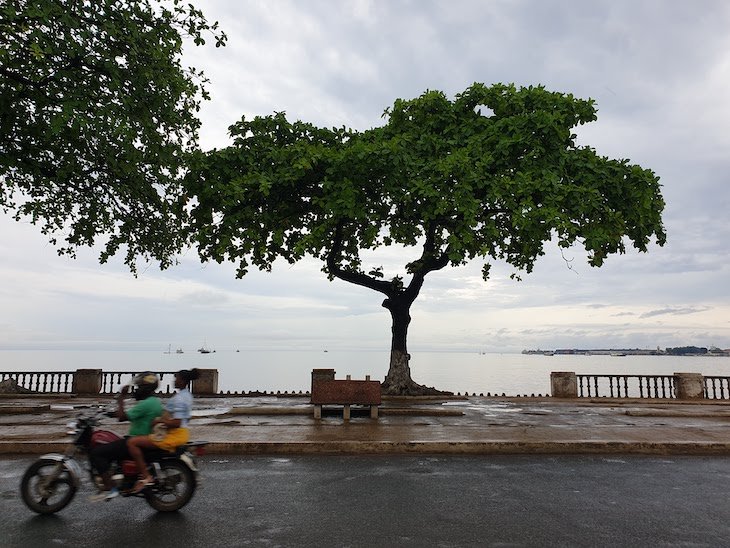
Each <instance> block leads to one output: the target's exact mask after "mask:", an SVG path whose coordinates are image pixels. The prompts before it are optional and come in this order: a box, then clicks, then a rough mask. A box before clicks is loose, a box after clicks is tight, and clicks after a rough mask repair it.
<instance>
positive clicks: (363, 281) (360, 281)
mask: <svg viewBox="0 0 730 548" xmlns="http://www.w3.org/2000/svg"><path fill="white" fill-rule="evenodd" d="M343 224H344V223H343V221H342V220H340V221H338V222H337V227H336V228H335V234H334V239H333V241H332V249H331V250H330V252H329V254H328V255H327V271H328V272H329V274H330V275H332V276H334V277H335V278H339V279H340V280H343V281H346V282H349V283H351V284H355V285H359V286H362V287H367V288H368V289H373V290H375V291H378V292H380V293H383V294H384V295H386V296H387V297H392V296H394V294H395V292H396V291H395V288H394V286H393V284H392V283H390V282H386V281H383V280H378V279H376V278H373V277H371V276H368V275H367V274H363V273H362V272H357V271H354V270H346V269H344V268H342V267H340V265H339V261H340V259H341V257H340V255H341V253H342V229H343Z"/></svg>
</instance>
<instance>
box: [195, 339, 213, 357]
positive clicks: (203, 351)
mask: <svg viewBox="0 0 730 548" xmlns="http://www.w3.org/2000/svg"><path fill="white" fill-rule="evenodd" d="M198 352H200V353H201V354H210V353H211V350H210V349H209V348H208V347H207V346H206V343H205V341H203V346H201V347H200V348H198Z"/></svg>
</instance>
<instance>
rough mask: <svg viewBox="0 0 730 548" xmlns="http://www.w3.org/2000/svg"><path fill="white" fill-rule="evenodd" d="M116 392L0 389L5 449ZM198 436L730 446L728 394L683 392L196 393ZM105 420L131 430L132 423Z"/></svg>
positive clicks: (266, 450)
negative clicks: (652, 396)
mask: <svg viewBox="0 0 730 548" xmlns="http://www.w3.org/2000/svg"><path fill="white" fill-rule="evenodd" d="M110 401H111V398H109V397H97V398H82V397H68V396H8V395H3V396H0V453H4V454H21V453H36V454H37V453H45V452H55V451H62V450H63V449H64V447H66V445H67V443H68V439H69V438H68V436H66V434H65V431H66V427H65V425H66V424H67V423H69V422H70V421H72V420H73V418H74V417H75V416H76V414H77V413H78V412H79V411H80V410H81V409H83V406H86V405H90V404H94V403H100V404H106V403H109V402H110ZM194 415H195V416H194V419H193V421H192V423H191V431H192V438H193V439H199V440H207V441H209V442H210V445H209V446H208V453H213V454H314V453H352V454H378V453H419V452H420V453H434V454H435V453H438V454H524V453H532V454H540V453H542V454H584V453H592V454H612V453H613V454H616V453H623V454H672V455H681V454H692V455H730V403H727V402H726V403H720V402H710V401H704V402H698V403H695V402H691V403H688V402H683V403H678V402H676V400H609V399H606V398H599V399H595V400H589V399H576V400H558V399H553V398H495V397H492V398H488V397H476V396H470V397H468V398H467V397H465V398H461V399H458V398H455V399H451V400H435V399H387V400H385V401H384V403H383V405H382V406H381V407H380V417H379V418H378V419H371V418H369V416H368V414H367V410H363V413H362V415H360V414H359V413H357V412H356V410H355V409H353V416H352V419H351V420H349V421H346V422H345V421H343V420H342V414H341V409H340V410H336V409H332V410H330V411H329V412H326V413H325V414H324V416H323V418H322V419H314V418H313V409H312V406H311V405H310V404H309V400H308V398H306V397H292V396H283V397H277V396H261V397H233V396H231V397H215V398H206V397H199V398H196V401H195V411H194ZM104 428H107V429H110V430H114V431H116V432H119V433H122V434H123V433H124V432H125V428H126V425H125V423H118V422H116V421H114V420H113V419H105V425H104Z"/></svg>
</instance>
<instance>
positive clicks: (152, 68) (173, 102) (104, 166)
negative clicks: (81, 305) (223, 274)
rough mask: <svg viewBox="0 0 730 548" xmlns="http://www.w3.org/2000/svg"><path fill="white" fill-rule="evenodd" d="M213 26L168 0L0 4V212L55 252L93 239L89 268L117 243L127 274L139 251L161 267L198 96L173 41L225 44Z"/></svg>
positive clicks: (201, 93) (198, 84)
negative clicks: (30, 226) (24, 224)
mask: <svg viewBox="0 0 730 548" xmlns="http://www.w3.org/2000/svg"><path fill="white" fill-rule="evenodd" d="M216 29H217V23H214V24H209V23H208V22H207V21H206V19H205V18H204V16H203V14H202V13H201V12H200V11H199V10H196V9H195V8H194V7H193V6H192V5H189V4H183V3H182V2H181V1H180V0H172V1H167V2H165V1H162V2H153V1H151V0H94V1H88V0H6V1H4V2H3V3H2V5H1V6H0V184H1V186H0V207H2V210H3V211H4V212H5V213H8V212H13V214H14V218H15V219H16V220H21V219H23V218H28V219H30V221H31V222H32V223H38V224H40V226H41V230H42V231H43V233H45V234H47V235H49V239H50V240H51V242H52V243H53V244H54V245H57V246H58V247H59V254H69V255H71V256H74V255H75V250H76V248H78V247H79V246H82V245H89V246H90V245H93V244H94V243H95V242H97V241H99V240H101V241H102V242H103V243H104V246H105V247H104V251H103V252H102V255H101V262H105V261H106V260H107V259H108V258H109V257H110V256H111V255H113V254H115V253H116V252H117V251H119V249H120V246H124V247H126V259H125V262H126V263H127V264H128V265H129V267H130V268H131V269H132V271H135V260H136V257H138V256H141V257H144V258H145V259H148V260H149V259H154V260H157V261H159V262H160V265H161V266H162V267H163V268H164V267H166V266H169V265H170V264H171V262H172V261H173V259H172V258H173V257H174V255H175V252H176V251H178V250H179V249H180V248H181V246H182V245H183V244H184V239H183V238H182V237H181V233H180V231H179V226H180V223H181V222H184V219H185V217H186V210H185V209H184V207H183V206H184V203H185V201H184V199H182V198H183V196H184V194H183V189H182V186H181V184H180V181H181V176H182V174H183V173H184V170H185V167H186V165H187V162H188V158H189V155H190V153H191V151H192V150H193V149H194V148H195V147H196V145H197V131H198V127H199V125H200V122H199V121H198V119H197V114H196V113H197V111H198V110H199V108H200V101H201V99H203V98H207V94H206V91H205V83H206V80H205V78H204V76H203V74H202V72H200V71H197V70H196V69H193V68H185V67H183V66H182V65H181V62H180V58H181V52H182V46H183V41H184V39H189V40H192V41H194V42H195V44H198V45H200V44H203V43H205V39H204V35H206V34H211V35H212V36H213V37H214V39H215V41H216V46H220V45H223V44H224V43H225V40H226V37H225V34H223V33H220V32H218V31H217V30H216ZM58 233H62V234H63V239H64V241H63V242H62V243H58V242H57V234H58Z"/></svg>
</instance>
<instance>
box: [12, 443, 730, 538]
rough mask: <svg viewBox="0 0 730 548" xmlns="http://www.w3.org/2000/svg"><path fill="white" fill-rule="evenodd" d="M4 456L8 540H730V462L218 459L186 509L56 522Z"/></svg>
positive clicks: (76, 510) (205, 463)
mask: <svg viewBox="0 0 730 548" xmlns="http://www.w3.org/2000/svg"><path fill="white" fill-rule="evenodd" d="M31 461H32V458H29V457H23V458H16V457H4V458H2V460H0V510H1V511H0V546H3V547H5V546H7V547H21V546H22V547H26V546H33V547H45V546H49V547H50V546H53V547H58V546H74V547H87V546H88V547H91V546H93V547H97V546H102V547H104V548H115V547H118V546H171V547H176V548H180V547H185V546H227V547H235V546H317V547H328V546H338V547H339V546H342V547H345V546H353V547H360V546H378V547H386V546H387V547H390V546H418V547H421V546H439V547H449V546H728V545H730V505H729V504H728V496H730V495H729V494H730V458H725V457H671V458H670V457H666V458H661V457H640V456H631V457H617V456H611V457H600V456H554V457H547V456H476V457H454V456H424V455H417V456H413V455H410V456H295V457H286V458H284V457H275V456H253V457H245V456H241V457H239V456H233V457H221V456H209V457H205V458H203V459H201V461H202V462H201V467H202V472H203V476H204V477H203V485H202V488H201V489H200V490H199V491H198V492H197V493H196V494H195V497H194V499H193V500H192V501H191V503H190V504H189V505H188V506H187V507H185V508H184V509H183V510H182V511H180V512H178V513H174V514H164V515H163V514H157V513H156V512H155V511H153V510H152V509H151V508H149V507H148V506H147V505H146V503H145V502H144V501H143V500H141V499H122V500H120V499H117V500H114V501H111V502H108V503H91V502H89V501H88V500H87V499H88V496H89V495H90V494H91V493H92V491H91V487H90V486H89V485H88V484H87V485H86V487H85V488H83V489H82V490H81V491H80V492H79V493H78V494H77V496H76V499H75V500H74V501H72V503H71V504H70V505H69V506H68V507H67V508H66V509H64V510H63V511H62V512H60V513H59V514H57V515H55V516H36V515H35V514H33V513H32V512H31V511H30V510H28V509H27V508H26V507H25V506H24V505H23V502H22V501H21V499H20V496H19V493H18V484H19V478H20V476H21V475H22V473H23V471H24V469H25V467H26V466H27V465H28V464H29V463H30V462H31Z"/></svg>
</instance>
